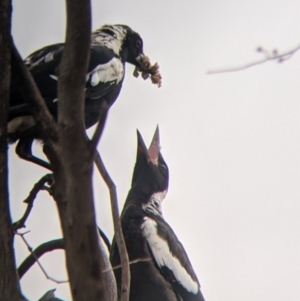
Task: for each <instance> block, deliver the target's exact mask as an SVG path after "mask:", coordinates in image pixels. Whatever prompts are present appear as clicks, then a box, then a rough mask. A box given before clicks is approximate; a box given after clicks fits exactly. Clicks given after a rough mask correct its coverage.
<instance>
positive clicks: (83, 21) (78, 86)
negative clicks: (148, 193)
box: [49, 0, 108, 301]
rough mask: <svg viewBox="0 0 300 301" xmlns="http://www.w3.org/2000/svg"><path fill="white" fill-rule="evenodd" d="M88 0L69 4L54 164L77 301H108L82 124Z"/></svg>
mask: <svg viewBox="0 0 300 301" xmlns="http://www.w3.org/2000/svg"><path fill="white" fill-rule="evenodd" d="M90 6H91V5H90V1H89V0H66V9H67V32H66V43H65V46H64V51H63V55H62V58H61V61H60V65H59V77H58V99H59V102H58V128H59V131H58V135H59V139H58V140H59V156H60V161H61V164H57V163H56V162H53V160H52V159H51V157H50V158H49V159H50V162H51V166H52V167H53V172H54V178H55V189H54V198H55V200H56V204H57V207H58V212H59V219H60V223H61V228H62V232H63V237H64V243H65V254H66V265H67V271H68V277H69V280H70V289H71V293H72V297H73V300H74V301H82V300H89V301H99V300H108V298H107V294H108V293H107V292H106V288H105V285H104V275H103V273H102V272H101V267H102V266H103V265H104V259H103V254H102V253H101V250H100V247H99V237H98V233H97V225H96V219H95V208H94V199H93V186H92V174H93V159H94V157H93V154H92V153H91V151H90V147H89V142H88V141H87V139H86V132H85V123H84V103H85V75H86V72H87V67H88V62H89V55H90V38H91V7H90Z"/></svg>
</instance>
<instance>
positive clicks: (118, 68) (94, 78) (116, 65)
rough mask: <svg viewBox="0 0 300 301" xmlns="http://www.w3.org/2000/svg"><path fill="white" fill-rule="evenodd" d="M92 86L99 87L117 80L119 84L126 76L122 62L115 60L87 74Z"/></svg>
mask: <svg viewBox="0 0 300 301" xmlns="http://www.w3.org/2000/svg"><path fill="white" fill-rule="evenodd" d="M88 76H90V77H89V79H90V83H91V85H92V86H93V87H94V86H97V85H98V84H99V83H106V82H110V81H114V80H116V81H117V83H119V82H120V81H121V80H122V78H123V76H124V67H123V64H122V62H121V61H120V60H119V59H117V58H113V59H111V60H110V61H109V62H108V63H106V64H102V65H98V66H97V67H96V68H95V69H94V70H92V71H91V72H90V73H88V74H87V78H88Z"/></svg>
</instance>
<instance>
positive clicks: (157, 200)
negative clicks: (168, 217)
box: [142, 190, 167, 215]
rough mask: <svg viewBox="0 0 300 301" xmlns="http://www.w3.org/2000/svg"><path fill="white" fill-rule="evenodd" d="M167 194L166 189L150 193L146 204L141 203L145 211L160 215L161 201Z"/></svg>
mask: <svg viewBox="0 0 300 301" xmlns="http://www.w3.org/2000/svg"><path fill="white" fill-rule="evenodd" d="M166 195H167V190H165V191H160V192H155V193H153V194H152V195H151V197H150V200H149V201H148V203H146V204H142V208H143V210H144V211H145V212H149V213H153V214H155V215H162V211H161V203H162V201H163V200H164V198H165V197H166Z"/></svg>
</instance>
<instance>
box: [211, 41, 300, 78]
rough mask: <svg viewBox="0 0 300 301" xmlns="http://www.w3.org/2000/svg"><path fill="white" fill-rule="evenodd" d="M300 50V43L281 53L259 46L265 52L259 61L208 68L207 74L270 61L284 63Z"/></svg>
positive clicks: (237, 69)
mask: <svg viewBox="0 0 300 301" xmlns="http://www.w3.org/2000/svg"><path fill="white" fill-rule="evenodd" d="M299 50H300V45H298V46H296V47H295V48H293V49H292V50H289V51H286V52H283V53H281V54H280V53H279V52H278V51H277V50H276V49H274V50H273V51H272V52H269V51H268V50H267V49H265V48H263V47H258V48H257V52H260V53H263V54H264V58H263V59H260V60H258V61H255V62H252V63H249V64H245V65H242V66H238V67H232V68H230V67H229V68H224V69H215V70H208V71H207V74H219V73H228V72H236V71H241V70H245V69H248V68H250V67H253V66H256V65H261V64H264V63H266V62H268V61H277V63H283V62H285V61H287V60H289V59H290V58H291V57H292V56H293V55H294V54H295V53H296V52H297V51H299Z"/></svg>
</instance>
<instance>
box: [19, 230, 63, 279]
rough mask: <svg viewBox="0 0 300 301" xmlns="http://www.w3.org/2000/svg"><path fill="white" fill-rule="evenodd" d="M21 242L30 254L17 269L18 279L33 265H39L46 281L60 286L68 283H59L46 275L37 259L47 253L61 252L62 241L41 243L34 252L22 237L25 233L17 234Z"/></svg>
mask: <svg viewBox="0 0 300 301" xmlns="http://www.w3.org/2000/svg"><path fill="white" fill-rule="evenodd" d="M17 234H18V235H19V236H20V237H21V238H22V240H23V241H24V243H25V245H26V246H27V249H28V250H29V252H30V253H31V254H30V255H29V256H28V257H27V258H26V259H25V260H24V261H23V262H22V263H21V265H20V266H19V267H18V274H19V279H21V278H22V277H23V276H24V275H25V274H26V272H27V271H28V270H29V269H30V268H31V267H32V266H33V265H34V264H35V263H37V264H38V265H39V267H40V268H41V270H42V272H43V273H44V275H45V276H46V278H47V279H49V280H51V281H53V282H55V283H57V284H60V283H65V282H68V281H65V280H63V281H61V280H56V279H54V278H53V277H50V276H49V275H48V273H47V272H46V270H45V269H44V267H43V266H42V265H41V263H40V262H39V258H40V257H42V256H43V255H44V254H45V253H47V252H51V251H54V250H61V249H64V243H63V239H62V238H61V239H55V240H51V241H48V242H46V243H43V244H41V245H39V246H38V247H37V248H36V249H35V250H32V248H31V247H30V245H29V244H28V242H27V240H26V239H25V237H24V235H25V234H26V233H23V234H21V233H17Z"/></svg>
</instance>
